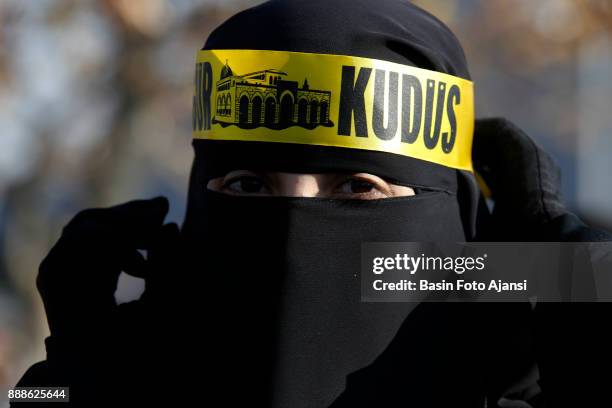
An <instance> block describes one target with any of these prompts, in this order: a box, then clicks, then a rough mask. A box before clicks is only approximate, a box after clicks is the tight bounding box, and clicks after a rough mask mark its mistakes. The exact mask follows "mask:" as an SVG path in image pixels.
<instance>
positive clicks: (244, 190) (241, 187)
mask: <svg viewBox="0 0 612 408" xmlns="http://www.w3.org/2000/svg"><path fill="white" fill-rule="evenodd" d="M223 189H226V190H229V191H231V192H234V193H241V194H261V193H264V192H265V184H264V182H263V180H261V179H260V178H259V177H255V176H241V177H236V178H233V179H231V180H228V181H227V182H225V184H224V185H223Z"/></svg>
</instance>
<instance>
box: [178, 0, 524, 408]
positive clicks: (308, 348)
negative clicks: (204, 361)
mask: <svg viewBox="0 0 612 408" xmlns="http://www.w3.org/2000/svg"><path fill="white" fill-rule="evenodd" d="M203 49H261V50H283V51H298V52H314V53H329V54H339V55H353V56H360V57H369V58H377V59H383V60H387V61H392V62H397V63H401V64H405V65H411V66H417V67H420V68H425V69H430V70H435V71H439V72H445V73H448V74H451V75H456V76H460V77H463V78H466V79H469V72H468V69H467V64H466V61H465V57H464V55H463V51H462V49H461V46H460V45H459V43H458V41H457V39H456V38H455V37H454V35H453V34H452V33H451V32H450V30H448V28H446V27H445V26H444V24H442V23H441V22H440V21H439V20H437V19H436V18H435V17H433V16H431V15H430V14H428V13H426V12H425V11H423V10H421V9H420V8H418V7H416V6H414V5H413V4H411V3H409V2H404V1H399V0H383V1H379V2H376V3H374V2H371V1H363V0H358V1H350V2H349V1H340V0H332V1H321V0H315V1H308V2H306V1H293V0H286V1H270V2H267V3H264V4H262V5H260V6H257V7H254V8H251V9H248V10H245V11H244V12H241V13H239V14H237V15H236V16H234V17H232V18H230V19H229V20H227V21H226V22H225V23H223V24H222V25H221V26H220V27H218V28H217V29H215V30H214V31H213V33H212V34H211V35H210V37H209V38H208V40H207V41H206V44H205V46H204V47H203ZM193 146H194V149H195V153H196V158H195V161H194V166H193V170H192V175H191V177H192V179H191V183H190V192H189V200H188V209H187V215H186V218H185V222H184V224H183V234H184V236H185V238H186V240H187V242H189V243H191V244H189V245H188V246H189V247H190V248H194V249H193V250H192V252H193V253H199V254H202V253H204V254H206V253H208V254H209V256H207V257H206V263H205V265H206V268H207V270H208V268H210V270H213V271H219V272H218V273H216V274H215V275H214V276H213V277H211V278H210V279H211V280H212V281H214V282H221V283H219V284H218V285H217V286H219V287H227V286H231V287H235V288H237V293H238V295H237V296H236V298H235V300H234V301H232V302H227V301H224V299H226V298H227V294H225V293H223V292H221V293H218V294H217V293H215V294H211V297H210V299H211V307H213V305H219V304H223V307H222V308H218V309H217V310H216V314H215V318H214V321H215V326H213V328H212V331H213V332H215V333H223V335H222V336H220V337H219V339H218V341H219V343H218V344H217V346H216V347H215V348H216V350H217V351H218V352H219V353H218V355H217V358H213V359H212V361H213V363H212V364H213V366H214V367H215V371H218V372H221V373H223V374H222V375H221V376H220V379H219V381H215V386H214V387H213V388H215V389H219V390H224V391H225V392H228V393H230V392H231V391H232V390H233V389H234V388H235V387H236V382H228V381H226V380H225V379H226V378H229V377H231V376H236V375H237V374H236V371H237V370H236V368H237V367H241V368H240V370H238V372H239V373H240V374H239V375H240V380H239V387H240V388H241V389H242V390H248V391H247V392H246V395H248V396H249V398H250V401H251V402H252V403H253V402H254V403H255V404H256V405H263V406H269V407H296V408H299V407H315V406H316V407H325V406H329V405H330V404H332V403H334V401H336V402H335V406H356V405H357V406H374V405H375V404H376V403H377V401H380V403H384V404H386V405H385V406H394V404H408V403H414V404H427V405H430V406H443V405H447V404H448V403H450V402H451V401H452V402H453V403H454V405H455V406H479V405H483V404H484V402H485V399H486V398H487V396H488V395H489V392H490V393H493V394H495V393H497V392H500V390H499V389H497V387H494V386H492V385H491V384H487V381H485V379H484V377H483V376H482V374H483V373H482V372H478V374H476V375H475V376H467V377H466V378H465V379H464V381H457V380H456V379H455V380H454V382H452V381H451V378H455V377H456V376H455V375H451V373H455V374H456V373H458V372H459V371H461V370H465V369H467V366H466V360H465V359H462V358H459V357H456V358H453V359H451V360H449V361H446V362H444V360H445V359H444V358H442V359H439V360H438V359H436V358H432V359H430V360H428V359H425V358H423V359H414V358H413V357H412V353H414V352H415V350H413V349H412V347H411V346H414V347H415V348H416V350H419V352H422V353H423V356H425V355H431V356H435V355H436V354H437V355H444V356H446V357H451V355H452V354H453V353H452V352H451V351H450V350H439V347H441V346H442V347H443V346H444V344H446V345H447V346H448V345H449V344H451V343H452V342H453V341H454V340H457V341H458V342H461V344H466V343H465V342H463V341H460V340H459V339H458V334H459V331H455V329H457V327H456V326H453V325H449V324H448V322H450V321H455V317H456V316H457V313H461V312H464V313H465V315H464V318H465V319H468V320H472V321H473V323H474V324H475V325H476V326H477V327H478V330H476V331H473V332H471V334H470V336H469V337H470V338H472V337H471V336H472V335H475V336H476V335H477V333H479V334H480V335H484V333H486V332H487V331H490V332H497V331H496V330H494V329H493V328H492V326H494V325H495V323H494V319H491V318H490V316H488V317H487V314H488V313H487V311H486V310H487V309H484V308H469V309H468V308H462V307H458V308H451V307H443V306H432V305H429V306H428V305H421V306H417V305H414V304H367V303H361V302H360V281H359V279H358V277H359V269H360V265H359V262H360V256H359V253H360V246H361V243H363V242H368V241H378V242H385V241H440V240H449V241H465V240H471V239H472V238H473V237H474V235H475V226H476V223H477V217H476V215H477V211H478V202H479V191H478V188H477V186H476V183H475V181H474V178H473V176H472V175H471V174H470V173H467V172H462V171H457V170H454V169H450V168H446V167H444V166H440V165H437V164H433V163H429V162H425V161H422V160H418V159H414V158H408V157H403V156H398V155H395V154H391V153H384V152H373V151H365V150H356V149H349V148H333V147H327V146H325V147H322V146H308V145H292V144H287V143H265V142H252V143H247V142H243V141H212V140H194V142H193ZM237 169H247V170H267V171H286V172H294V173H323V172H349V173H351V172H368V173H373V174H376V175H378V176H381V177H384V178H386V179H387V180H389V181H392V182H395V183H398V184H403V185H409V186H413V187H418V191H419V193H420V194H417V195H416V196H413V197H403V198H393V199H388V200H377V201H366V202H361V201H353V200H327V199H303V198H300V199H297V198H278V197H275V198H261V197H256V198H246V197H229V196H225V195H223V194H219V193H214V192H211V191H209V190H207V189H206V185H207V183H208V181H209V180H210V179H211V178H214V177H219V176H223V175H224V174H226V173H227V172H229V171H231V170H237ZM239 277H240V279H239ZM223 282H225V284H224V283H223ZM231 282H235V284H234V285H232V284H231ZM415 307H417V309H418V310H419V312H417V313H416V315H415V316H414V317H412V316H413V315H412V313H411V311H412V310H413V309H414V308H415ZM519 307H520V306H519ZM242 310H248V311H249V314H248V318H246V319H241V320H240V321H239V322H236V321H235V320H232V318H231V317H232V316H237V315H240V312H241V311H242ZM488 310H490V309H488ZM428 319H431V320H428ZM440 322H445V323H442V324H440ZM245 331H246V332H247V333H249V335H248V338H249V341H248V342H246V343H245V342H242V341H241V340H242V339H244V337H245V336H244V335H241V334H242V333H244V332H245ZM413 331H419V332H422V333H431V334H433V333H437V334H440V335H444V336H445V340H444V341H443V342H442V343H440V342H437V341H435V340H434V339H432V338H431V337H430V336H428V335H427V334H424V335H423V336H422V337H419V338H418V339H417V340H415V341H414V342H413V343H411V342H409V341H406V339H407V338H409V337H410V336H412V335H413V334H412V332H413ZM401 333H404V334H401ZM396 336H397V337H398V338H401V339H402V340H398V341H395V342H393V339H394V338H396ZM426 339H429V340H426ZM478 343H480V342H478ZM392 344H395V345H394V346H393V345H392ZM474 344H476V343H474ZM404 347H405V348H404ZM470 347H473V344H472V345H471V346H470ZM258 350H259V352H258ZM385 350H386V351H385ZM375 361H376V363H374V362H375ZM392 361H396V362H397V363H398V364H397V365H395V364H393V363H392ZM400 361H401V362H402V363H399V362H400ZM409 361H410V362H412V364H411V365H407V364H408V362H409ZM428 361H429V363H431V364H429V363H428ZM455 363H456V366H457V371H455V370H449V369H448V365H449V364H450V365H453V364H455ZM518 365H519V366H521V367H522V366H524V365H525V363H524V360H521V363H520V364H518ZM527 365H528V364H527ZM368 367H370V368H368ZM508 370H509V371H511V372H514V371H513V370H510V369H508ZM475 371H480V369H476V370H475ZM519 371H521V370H519ZM396 375H397V377H398V379H399V380H398V381H400V382H401V381H402V380H401V379H411V380H413V381H414V382H415V384H413V385H412V386H410V392H409V393H407V394H405V395H395V394H394V393H392V392H391V393H390V391H391V390H390V389H389V388H387V386H391V384H397V382H393V381H388V380H389V379H390V378H392V377H394V376H396ZM420 375H422V376H421V377H420V380H419V376H420ZM347 376H349V377H350V378H351V380H350V384H349V386H348V387H347V382H346V381H347ZM371 376H374V377H376V376H381V377H383V378H385V379H387V382H386V384H387V385H386V386H385V385H383V384H385V380H383V379H378V380H376V381H373V383H372V384H371V385H370V387H365V386H364V384H362V382H363V379H365V378H370V377H371ZM434 384H436V385H438V386H442V387H445V388H446V389H447V390H449V391H450V390H453V391H454V392H451V393H450V394H438V395H435V396H432V395H431V390H432V387H433V386H434ZM493 390H495V391H493ZM240 398H241V396H236V401H234V402H235V403H236V404H237V405H239V404H243V403H245V402H248V401H245V400H241V399H240ZM360 404H361V405H360Z"/></svg>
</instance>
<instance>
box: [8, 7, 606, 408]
mask: <svg viewBox="0 0 612 408" xmlns="http://www.w3.org/2000/svg"><path fill="white" fill-rule="evenodd" d="M372 1H373V2H374V1H375V0H372ZM257 3H259V2H257V1H255V2H253V1H246V0H223V1H221V0H0V390H2V389H3V388H7V387H10V386H14V384H15V382H16V381H17V380H18V379H19V377H20V376H21V375H22V374H23V372H24V370H25V369H26V368H27V367H28V366H29V365H31V364H32V363H34V362H36V361H40V360H42V359H44V357H45V354H44V348H43V339H44V337H45V336H46V335H47V334H48V331H47V327H46V322H45V318H44V313H43V310H42V304H41V302H40V300H39V298H38V295H37V293H36V291H35V286H34V280H35V276H36V273H37V269H38V264H39V263H40V261H41V259H42V258H43V257H44V256H45V254H46V253H47V252H48V250H49V249H50V247H51V245H52V244H53V243H54V242H55V240H56V239H57V237H58V236H59V233H60V231H61V228H62V226H63V225H64V224H65V223H66V222H67V221H68V220H69V219H70V218H71V217H72V216H73V215H74V214H75V213H76V212H78V211H79V210H81V209H83V208H85V207H91V206H96V207H97V206H107V205H113V204H116V203H120V202H124V201H128V200H131V199H134V198H149V197H152V196H155V195H160V194H161V195H166V196H168V197H169V199H170V201H171V211H170V216H169V218H170V219H171V220H172V221H176V222H180V221H181V220H182V216H183V212H184V208H185V200H186V192H187V181H188V174H189V169H190V164H191V160H192V152H191V146H190V142H191V99H192V93H193V85H192V81H193V75H194V58H195V53H196V51H197V50H198V49H199V48H200V47H201V46H202V44H203V43H204V40H205V38H206V37H207V35H208V34H209V32H210V31H211V30H212V29H213V28H214V27H215V26H216V25H218V24H219V23H221V22H222V21H223V20H225V19H226V18H227V17H229V16H230V15H232V14H234V13H235V12H237V11H239V10H241V9H244V8H247V7H249V6H252V5H254V4H257ZM416 3H418V4H419V5H421V6H422V7H424V8H425V9H427V10H429V11H431V12H432V13H434V14H435V15H437V16H438V17H439V18H441V19H442V20H443V21H445V22H446V23H447V24H448V25H449V26H450V27H451V28H452V29H453V31H454V32H455V33H456V34H457V36H458V37H459V39H460V40H461V42H462V44H463V46H464V48H465V51H466V53H467V56H468V61H469V62H470V66H471V71H472V76H473V78H474V81H475V83H476V109H477V115H478V116H479V117H483V116H505V117H507V118H509V119H511V120H512V121H514V122H516V123H517V124H519V125H520V126H521V127H522V128H523V129H525V130H526V131H527V133H528V134H530V135H531V136H532V137H533V138H535V139H536V140H537V141H538V142H539V143H540V144H541V145H543V146H544V147H545V148H546V149H547V150H548V151H549V152H550V153H551V154H552V155H553V156H554V157H555V159H556V160H557V162H558V163H559V164H560V165H561V167H562V175H563V192H564V195H565V199H566V201H567V204H568V205H569V206H570V208H571V209H572V210H573V211H575V212H576V213H578V214H579V215H580V216H581V217H583V218H584V219H586V220H588V221H589V222H590V223H591V224H594V225H597V226H600V227H603V228H607V229H612V204H611V203H612V182H611V181H610V179H611V177H612V78H611V74H612V1H610V0H538V1H533V0H419V1H416ZM121 287H122V289H121V293H118V294H117V296H118V298H122V297H125V298H129V297H130V296H134V294H135V293H138V291H139V290H142V282H141V281H139V280H129V279H126V280H123V281H122V286H121ZM5 395H6V394H5V393H4V392H2V394H1V395H0V407H1V406H4V405H6V403H5V402H4V403H3V402H2V401H3V400H2V397H4V396H5Z"/></svg>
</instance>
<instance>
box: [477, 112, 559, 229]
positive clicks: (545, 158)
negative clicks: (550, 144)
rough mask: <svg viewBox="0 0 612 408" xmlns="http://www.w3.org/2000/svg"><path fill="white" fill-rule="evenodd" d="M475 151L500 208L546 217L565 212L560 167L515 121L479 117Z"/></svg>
mask: <svg viewBox="0 0 612 408" xmlns="http://www.w3.org/2000/svg"><path fill="white" fill-rule="evenodd" d="M472 151H473V161H474V167H475V169H476V171H477V172H478V173H479V174H480V176H482V178H483V179H484V181H485V182H486V184H487V185H488V187H489V188H490V189H491V192H492V195H493V199H494V200H495V201H496V206H497V207H498V209H502V208H503V210H504V212H506V213H507V214H516V215H517V216H519V215H521V216H529V217H532V218H538V217H540V216H542V217H543V218H542V219H544V218H545V219H549V218H552V217H554V216H556V215H558V214H560V213H562V212H563V205H562V201H561V198H560V172H559V167H558V166H557V165H556V164H555V162H554V160H553V159H552V157H551V156H550V155H548V154H547V153H546V152H545V151H544V150H543V149H542V148H541V147H540V146H538V145H537V143H535V141H533V140H532V139H531V138H530V137H529V136H528V135H527V134H526V133H525V132H524V131H522V130H521V129H520V128H518V127H517V126H515V125H514V124H513V123H512V122H510V121H508V120H506V119H501V118H491V119H479V120H477V121H476V127H475V132H474V144H473V150H472Z"/></svg>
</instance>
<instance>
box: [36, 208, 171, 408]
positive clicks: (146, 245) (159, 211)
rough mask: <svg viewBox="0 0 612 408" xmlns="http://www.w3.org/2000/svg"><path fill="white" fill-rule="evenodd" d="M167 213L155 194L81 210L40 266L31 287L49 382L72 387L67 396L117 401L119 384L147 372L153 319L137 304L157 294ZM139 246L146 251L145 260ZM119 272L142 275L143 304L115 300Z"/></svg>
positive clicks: (126, 385)
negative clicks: (44, 333) (43, 319)
mask: <svg viewBox="0 0 612 408" xmlns="http://www.w3.org/2000/svg"><path fill="white" fill-rule="evenodd" d="M167 212H168V201H167V199H165V198H161V197H160V198H155V199H151V200H139V201H132V202H129V203H126V204H122V205H118V206H115V207H110V208H100V209H89V210H85V211H82V212H80V213H79V214H77V215H76V216H75V217H74V218H73V219H72V220H71V221H70V222H69V224H68V225H67V226H66V227H65V228H64V230H63V233H62V236H61V237H60V239H59V241H58V242H57V243H56V244H55V246H54V247H53V248H52V249H51V251H50V253H49V254H48V255H47V257H46V258H45V259H44V260H43V262H42V263H41V265H40V271H39V275H38V278H37V286H38V290H39V292H40V294H41V296H42V299H43V303H44V306H45V310H46V313H47V319H48V323H49V328H50V331H51V336H50V337H49V338H48V339H47V340H46V344H47V364H48V367H49V370H50V377H51V378H52V379H53V380H54V382H55V384H64V385H70V386H71V387H72V388H71V391H70V393H71V400H74V401H79V400H80V401H81V402H83V401H85V400H87V401H88V406H92V405H91V402H92V401H98V402H100V401H101V400H103V398H104V397H105V396H106V397H109V398H111V399H114V400H115V401H116V398H120V397H119V395H120V394H121V392H122V391H121V389H123V391H125V392H128V393H129V390H130V388H132V389H133V390H134V392H135V393H136V391H135V390H136V388H135V387H134V385H135V384H136V383H138V382H139V381H146V380H145V379H144V378H143V377H142V375H143V373H146V372H147V371H149V372H151V371H152V370H153V365H154V361H149V362H147V359H148V358H149V357H150V354H151V350H152V349H155V348H156V346H157V345H158V344H155V340H156V339H157V337H155V338H154V339H153V340H151V339H150V338H149V337H150V336H149V335H150V333H151V332H152V331H154V329H155V328H153V330H152V325H151V322H155V316H153V314H152V313H150V312H149V311H148V310H147V308H145V307H143V305H144V304H145V303H146V304H151V305H153V304H155V302H154V300H155V298H156V296H157V295H159V293H161V292H162V291H163V289H162V288H163V287H164V283H163V282H162V280H161V275H162V274H163V273H165V272H166V271H165V269H166V268H167V266H168V265H169V263H170V262H171V259H170V255H168V253H167V252H166V249H168V248H169V247H171V246H173V245H175V242H176V241H177V240H178V239H177V238H178V235H179V231H178V226H177V225H176V224H166V225H164V224H163V221H164V218H165V216H166V213H167ZM139 249H144V250H148V251H149V256H148V258H149V259H148V260H146V259H145V258H144V257H143V256H142V255H141V254H140V253H139V251H138V250H139ZM121 271H125V272H126V273H129V274H130V275H133V276H137V277H144V278H145V279H146V291H145V295H146V296H143V297H142V298H143V299H144V298H146V302H144V301H140V300H139V301H134V302H131V303H128V304H122V305H119V306H118V305H117V304H116V301H115V298H114V293H115V290H116V288H117V281H118V277H119V274H120V273H121ZM110 388H112V391H111V390H110ZM99 393H105V394H99ZM77 406H81V405H77Z"/></svg>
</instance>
